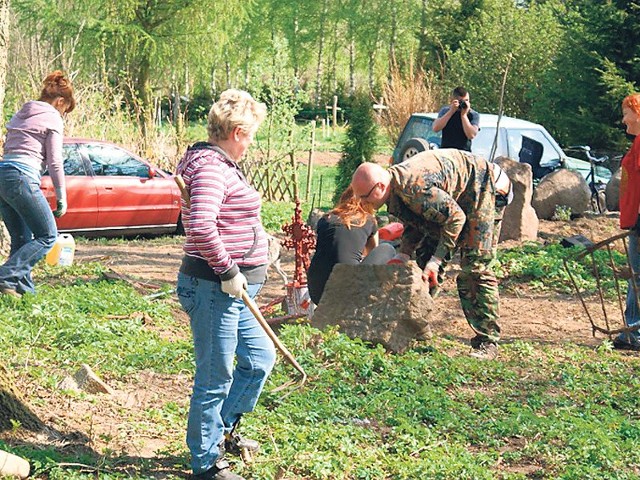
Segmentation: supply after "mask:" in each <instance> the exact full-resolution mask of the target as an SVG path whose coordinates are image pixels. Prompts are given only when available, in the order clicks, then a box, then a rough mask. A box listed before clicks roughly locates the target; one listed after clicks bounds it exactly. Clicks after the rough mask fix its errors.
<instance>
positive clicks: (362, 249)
mask: <svg viewBox="0 0 640 480" xmlns="http://www.w3.org/2000/svg"><path fill="white" fill-rule="evenodd" d="M366 197H367V195H364V196H363V197H361V198H358V197H357V196H356V195H355V194H354V193H353V189H352V188H351V187H349V188H347V189H346V190H345V191H344V193H343V194H342V196H341V197H340V200H339V201H338V204H337V205H336V207H335V208H334V209H333V210H331V211H330V212H329V213H327V214H326V215H325V216H324V217H322V218H321V219H320V221H319V222H318V237H317V242H316V252H315V254H314V255H313V258H312V259H311V265H310V266H309V271H308V272H307V282H308V284H309V296H310V297H311V300H312V301H313V303H315V304H316V305H318V303H320V298H321V297H322V293H323V292H324V286H325V284H326V283H327V280H328V279H329V275H331V271H332V270H333V266H334V265H335V264H336V263H346V264H350V265H358V264H359V263H363V264H369V265H384V264H386V263H387V262H388V261H389V260H391V259H392V258H393V256H394V255H395V253H396V252H395V249H394V248H393V246H392V245H391V244H388V243H382V244H378V225H377V222H376V218H375V216H374V215H373V213H374V210H373V207H372V206H371V205H369V204H368V203H367V202H362V201H361V200H362V199H365V198H366Z"/></svg>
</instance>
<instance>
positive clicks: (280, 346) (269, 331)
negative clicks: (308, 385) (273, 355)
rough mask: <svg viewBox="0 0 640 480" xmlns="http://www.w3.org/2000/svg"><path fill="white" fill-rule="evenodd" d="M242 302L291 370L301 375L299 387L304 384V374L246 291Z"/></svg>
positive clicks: (243, 293) (305, 375)
mask: <svg viewBox="0 0 640 480" xmlns="http://www.w3.org/2000/svg"><path fill="white" fill-rule="evenodd" d="M242 301H243V302H244V304H245V305H246V306H247V307H249V310H251V313H252V314H253V316H254V317H256V320H257V321H258V323H259V324H260V326H261V327H262V328H263V329H264V331H265V332H266V333H267V336H268V337H269V338H270V339H271V341H272V342H273V344H274V345H275V346H276V348H277V349H278V350H280V353H282V356H283V357H284V358H285V359H286V360H287V361H288V362H289V363H290V364H291V365H292V366H293V368H295V369H296V370H298V371H299V372H300V373H301V374H302V381H301V382H300V384H301V385H302V384H304V382H306V381H307V374H306V372H305V371H304V369H303V368H302V367H301V366H300V364H299V363H298V361H297V360H296V359H295V357H294V356H293V354H292V353H291V352H290V351H289V349H288V348H287V347H286V346H285V344H284V343H282V341H281V340H280V339H279V338H278V336H277V335H276V334H275V332H274V331H273V330H272V329H271V326H270V325H269V324H268V323H267V321H266V320H265V318H264V317H263V316H262V312H260V309H259V308H258V306H257V305H256V302H254V301H253V299H252V298H251V297H250V296H249V294H248V293H247V291H246V290H243V291H242Z"/></svg>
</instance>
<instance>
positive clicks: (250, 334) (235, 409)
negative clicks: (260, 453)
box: [178, 273, 276, 474]
mask: <svg viewBox="0 0 640 480" xmlns="http://www.w3.org/2000/svg"><path fill="white" fill-rule="evenodd" d="M261 287H262V284H251V285H249V288H248V293H249V296H250V297H251V298H254V297H255V296H256V295H257V294H258V292H259V291H260V288H261ZM178 298H179V299H180V304H181V305H182V307H183V308H184V310H185V311H186V312H187V314H188V315H189V317H190V319H191V332H192V334H193V346H194V353H195V361H196V373H195V379H194V383H193V394H192V396H191V404H190V407H189V419H188V425H187V446H188V447H189V450H190V451H191V468H192V469H193V473H194V474H198V473H201V472H205V471H207V470H208V469H209V468H211V467H212V466H213V465H214V464H215V462H216V459H217V458H218V456H219V450H218V445H219V444H220V443H221V442H222V441H223V440H224V434H225V433H228V432H230V431H231V429H232V428H233V426H234V425H235V424H236V423H237V422H238V420H240V417H241V415H242V414H243V413H247V412H251V411H253V409H254V408H255V405H256V403H257V402H258V397H259V396H260V392H262V388H263V387H264V384H265V382H266V380H267V377H268V376H269V373H270V372H271V369H272V368H273V365H274V363H275V360H276V351H275V348H274V346H273V343H272V342H271V339H269V337H268V336H267V334H266V333H265V331H264V330H263V329H262V327H261V326H260V324H259V323H258V321H257V320H256V319H255V318H254V317H253V314H252V313H251V311H250V310H249V309H248V308H247V307H246V306H245V305H244V303H243V301H242V300H238V299H235V298H232V297H230V296H229V295H227V294H226V293H224V292H223V291H222V290H221V288H220V284H219V283H217V282H211V281H207V280H202V279H200V278H195V277H190V276H188V275H184V274H182V273H179V274H178ZM234 358H235V359H236V365H235V369H234Z"/></svg>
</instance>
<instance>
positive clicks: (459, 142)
mask: <svg viewBox="0 0 640 480" xmlns="http://www.w3.org/2000/svg"><path fill="white" fill-rule="evenodd" d="M432 128H433V131H434V132H439V131H440V130H442V144H441V145H440V147H441V148H457V149H458V150H466V151H467V152H470V151H471V140H473V138H474V137H475V136H476V135H477V134H478V130H480V114H479V113H478V112H476V111H475V110H471V103H470V102H469V92H467V90H466V89H465V88H464V87H456V88H454V89H453V92H451V104H450V105H445V106H444V107H442V108H441V109H440V112H438V118H437V119H436V120H435V121H434V122H433V126H432Z"/></svg>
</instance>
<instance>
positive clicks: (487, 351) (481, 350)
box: [469, 337, 498, 360]
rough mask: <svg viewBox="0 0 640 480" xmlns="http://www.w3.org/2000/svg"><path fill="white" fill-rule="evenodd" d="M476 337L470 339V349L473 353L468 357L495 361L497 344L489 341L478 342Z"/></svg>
mask: <svg viewBox="0 0 640 480" xmlns="http://www.w3.org/2000/svg"><path fill="white" fill-rule="evenodd" d="M477 338H478V337H475V338H473V339H471V348H473V351H472V352H471V353H470V354H469V356H470V357H472V358H475V359H477V360H495V359H496V358H498V344H497V343H495V342H492V341H490V340H485V341H478V340H476V339H477Z"/></svg>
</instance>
